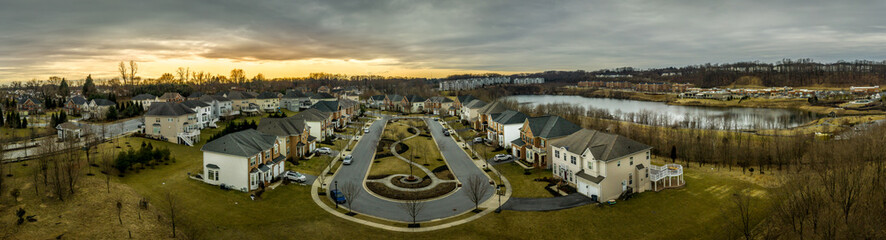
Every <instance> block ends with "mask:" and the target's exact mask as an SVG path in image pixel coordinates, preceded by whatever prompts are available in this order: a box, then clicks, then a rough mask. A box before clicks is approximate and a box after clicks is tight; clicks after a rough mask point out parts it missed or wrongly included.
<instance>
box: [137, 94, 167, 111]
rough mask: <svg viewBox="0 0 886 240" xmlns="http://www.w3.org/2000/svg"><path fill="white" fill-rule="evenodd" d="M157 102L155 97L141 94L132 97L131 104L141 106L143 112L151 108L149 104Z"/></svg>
mask: <svg viewBox="0 0 886 240" xmlns="http://www.w3.org/2000/svg"><path fill="white" fill-rule="evenodd" d="M159 101H160V100H158V98H157V96H154V95H151V94H147V93H142V94H139V95H135V97H132V102H133V103H138V104H141V105H142V108H144V109H145V110H148V108H150V107H151V103H153V102H159Z"/></svg>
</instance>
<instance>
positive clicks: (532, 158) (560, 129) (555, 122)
mask: <svg viewBox="0 0 886 240" xmlns="http://www.w3.org/2000/svg"><path fill="white" fill-rule="evenodd" d="M578 130H581V127H579V126H577V125H575V124H574V123H572V122H569V121H567V120H566V119H563V118H561V117H558V116H542V117H530V118H526V120H525V121H523V126H521V127H520V138H518V139H516V140H514V141H511V154H512V155H514V157H516V158H517V159H519V160H521V161H524V162H526V163H528V164H530V165H532V166H534V167H537V168H544V169H547V168H550V166H551V165H550V159H549V158H548V151H547V150H548V147H549V144H550V141H551V140H554V139H557V138H560V137H564V136H566V135H569V134H572V133H574V132H577V131H578Z"/></svg>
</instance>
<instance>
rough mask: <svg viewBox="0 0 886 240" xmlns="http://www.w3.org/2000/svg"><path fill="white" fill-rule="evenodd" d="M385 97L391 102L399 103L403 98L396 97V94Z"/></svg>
mask: <svg viewBox="0 0 886 240" xmlns="http://www.w3.org/2000/svg"><path fill="white" fill-rule="evenodd" d="M385 97H387V98H388V100H391V102H399V101H403V96H400V95H397V94H391V95H387V96H385Z"/></svg>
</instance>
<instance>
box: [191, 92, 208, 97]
mask: <svg viewBox="0 0 886 240" xmlns="http://www.w3.org/2000/svg"><path fill="white" fill-rule="evenodd" d="M203 95H204V94H203V93H202V92H192V93H191V95H188V98H200V97H202V96H203Z"/></svg>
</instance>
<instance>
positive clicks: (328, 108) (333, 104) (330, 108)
mask: <svg viewBox="0 0 886 240" xmlns="http://www.w3.org/2000/svg"><path fill="white" fill-rule="evenodd" d="M311 108H312V109H317V110H320V111H321V112H335V111H338V101H319V102H317V103H315V104H314V106H311Z"/></svg>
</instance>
